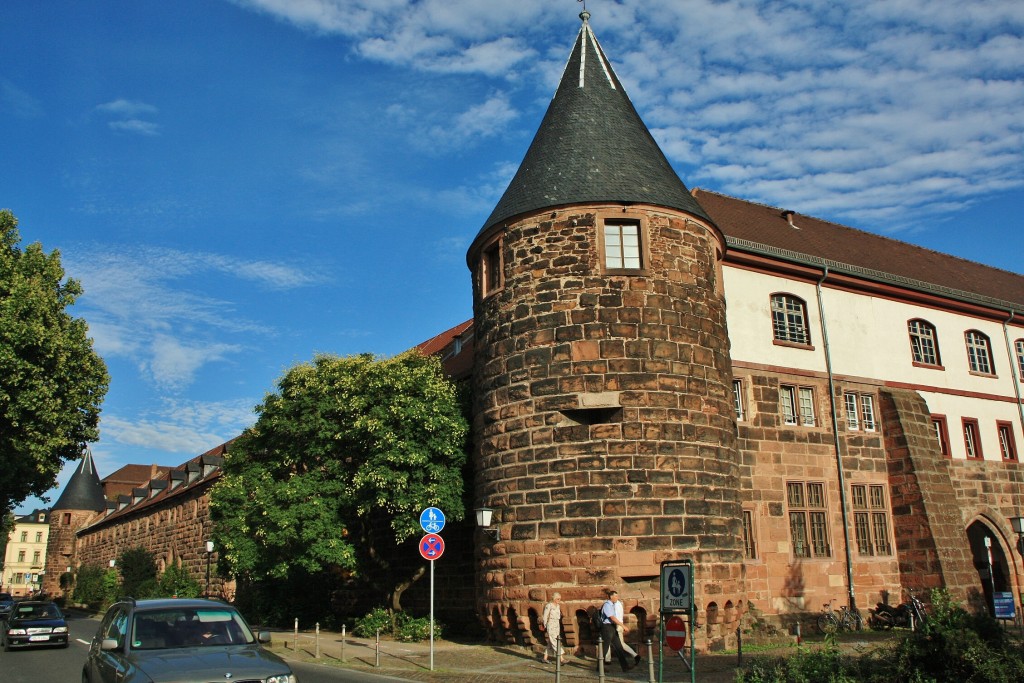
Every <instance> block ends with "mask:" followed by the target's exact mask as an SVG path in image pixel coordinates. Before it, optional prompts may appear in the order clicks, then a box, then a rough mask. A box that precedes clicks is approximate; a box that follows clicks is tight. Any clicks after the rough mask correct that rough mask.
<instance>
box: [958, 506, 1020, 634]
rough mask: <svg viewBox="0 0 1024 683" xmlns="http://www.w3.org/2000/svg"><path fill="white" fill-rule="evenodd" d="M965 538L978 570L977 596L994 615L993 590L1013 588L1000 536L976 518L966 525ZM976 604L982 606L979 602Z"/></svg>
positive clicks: (1010, 589) (999, 590)
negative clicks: (978, 591) (978, 589)
mask: <svg viewBox="0 0 1024 683" xmlns="http://www.w3.org/2000/svg"><path fill="white" fill-rule="evenodd" d="M967 540H968V541H969V542H970V544H971V559H972V560H973V562H974V568H975V569H976V570H977V572H978V585H979V588H980V589H981V590H980V594H979V597H982V598H983V600H984V609H986V610H987V611H988V613H989V614H990V615H993V616H994V615H995V611H994V609H993V606H992V594H993V591H994V592H996V593H1005V592H1011V591H1012V590H1013V587H1012V586H1011V584H1010V567H1009V565H1008V564H1007V561H1006V553H1005V552H1003V543H1002V537H1001V535H1000V534H999V533H998V532H996V531H995V530H994V529H993V528H992V527H990V526H989V525H988V524H985V523H984V522H983V521H982V520H977V521H975V522H973V523H972V524H971V525H970V526H969V527H967ZM972 602H973V600H972ZM976 606H977V607H979V608H981V607H982V605H980V604H978V605H976Z"/></svg>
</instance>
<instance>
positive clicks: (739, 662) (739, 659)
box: [736, 626, 743, 666]
mask: <svg viewBox="0 0 1024 683" xmlns="http://www.w3.org/2000/svg"><path fill="white" fill-rule="evenodd" d="M736 666H743V629H741V628H740V627H739V626H737V627H736Z"/></svg>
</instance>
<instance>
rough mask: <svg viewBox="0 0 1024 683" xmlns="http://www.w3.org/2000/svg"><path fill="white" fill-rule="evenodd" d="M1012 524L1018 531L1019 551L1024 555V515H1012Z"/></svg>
mask: <svg viewBox="0 0 1024 683" xmlns="http://www.w3.org/2000/svg"><path fill="white" fill-rule="evenodd" d="M1010 526H1011V527H1013V530H1014V531H1016V532H1017V552H1019V553H1020V554H1021V555H1024V517H1010Z"/></svg>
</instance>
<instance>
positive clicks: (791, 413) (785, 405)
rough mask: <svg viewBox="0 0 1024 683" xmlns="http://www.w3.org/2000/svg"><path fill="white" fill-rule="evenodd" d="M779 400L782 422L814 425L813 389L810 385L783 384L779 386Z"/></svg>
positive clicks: (806, 425)
mask: <svg viewBox="0 0 1024 683" xmlns="http://www.w3.org/2000/svg"><path fill="white" fill-rule="evenodd" d="M779 402H780V404H781V408H782V422H783V424H788V425H795V424H800V425H803V426H805V427H813V426H814V425H815V423H816V420H815V410H814V390H813V389H812V388H811V387H798V386H792V385H788V384H783V385H781V386H780V387H779Z"/></svg>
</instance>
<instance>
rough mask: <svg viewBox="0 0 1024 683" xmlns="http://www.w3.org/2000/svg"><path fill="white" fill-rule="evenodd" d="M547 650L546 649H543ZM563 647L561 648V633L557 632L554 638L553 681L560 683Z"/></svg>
mask: <svg viewBox="0 0 1024 683" xmlns="http://www.w3.org/2000/svg"><path fill="white" fill-rule="evenodd" d="M544 652H545V653H546V652H547V649H545V650H544ZM563 652H564V649H563V648H562V634H558V638H557V639H556V640H555V683H562V654H563Z"/></svg>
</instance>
